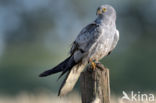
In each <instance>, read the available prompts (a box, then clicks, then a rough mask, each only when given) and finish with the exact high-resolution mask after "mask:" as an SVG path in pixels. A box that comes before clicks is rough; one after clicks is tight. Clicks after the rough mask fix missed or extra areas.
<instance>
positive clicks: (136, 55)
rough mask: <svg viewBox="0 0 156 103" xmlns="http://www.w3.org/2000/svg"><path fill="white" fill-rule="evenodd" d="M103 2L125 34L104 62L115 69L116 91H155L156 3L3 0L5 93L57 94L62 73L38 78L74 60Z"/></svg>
mask: <svg viewBox="0 0 156 103" xmlns="http://www.w3.org/2000/svg"><path fill="white" fill-rule="evenodd" d="M102 4H111V5H112V6H113V7H114V8H115V9H116V11H117V29H118V30H119V31H120V40H119V43H118V45H117V47H116V49H115V50H114V51H113V52H112V54H111V55H110V56H108V57H105V58H104V59H103V60H102V61H101V62H102V63H103V64H104V65H105V66H106V67H108V68H109V69H110V79H111V91H112V92H113V93H122V91H123V90H126V91H131V90H134V91H135V90H139V91H144V92H148V91H152V92H155V91H156V0H0V94H9V95H11V94H17V93H20V92H21V91H28V92H32V93H33V92H36V91H40V90H42V89H43V90H48V91H50V92H57V91H58V88H59V86H60V83H61V81H62V79H61V80H60V81H58V82H57V77H58V75H57V74H56V75H52V76H49V77H47V78H39V77H38V75H39V74H40V73H41V72H43V71H44V70H47V69H50V68H52V67H53V66H55V65H56V64H58V63H59V62H61V61H62V60H64V59H65V58H66V57H68V56H69V54H68V51H69V49H70V47H71V43H72V41H74V39H75V38H76V36H77V35H78V33H79V32H80V30H81V29H82V28H83V27H84V26H86V25H87V24H89V23H91V22H92V21H93V20H94V19H95V18H96V15H95V14H96V9H97V7H98V6H99V5H102ZM78 87H79V86H78V84H77V86H76V88H75V90H78Z"/></svg>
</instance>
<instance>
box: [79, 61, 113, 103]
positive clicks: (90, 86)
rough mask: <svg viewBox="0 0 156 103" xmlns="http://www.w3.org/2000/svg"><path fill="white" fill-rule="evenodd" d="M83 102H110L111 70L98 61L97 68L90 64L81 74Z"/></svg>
mask: <svg viewBox="0 0 156 103" xmlns="http://www.w3.org/2000/svg"><path fill="white" fill-rule="evenodd" d="M80 89H81V99H82V103H110V83H109V70H108V69H107V68H105V67H104V66H103V65H102V64H100V63H98V64H97V66H96V69H95V70H92V69H91V68H90V66H88V67H87V68H86V71H84V72H83V73H81V76H80Z"/></svg>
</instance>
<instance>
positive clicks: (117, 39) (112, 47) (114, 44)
mask: <svg viewBox="0 0 156 103" xmlns="http://www.w3.org/2000/svg"><path fill="white" fill-rule="evenodd" d="M118 41H119V31H118V30H117V29H116V31H115V35H114V40H113V43H112V46H111V51H112V50H113V49H114V48H115V47H116V45H117V43H118Z"/></svg>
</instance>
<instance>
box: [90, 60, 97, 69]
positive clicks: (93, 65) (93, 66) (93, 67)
mask: <svg viewBox="0 0 156 103" xmlns="http://www.w3.org/2000/svg"><path fill="white" fill-rule="evenodd" d="M89 62H90V63H91V67H92V69H93V70H95V68H96V63H94V62H93V60H92V59H91V58H90V59H89Z"/></svg>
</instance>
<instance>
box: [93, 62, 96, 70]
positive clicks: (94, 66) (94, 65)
mask: <svg viewBox="0 0 156 103" xmlns="http://www.w3.org/2000/svg"><path fill="white" fill-rule="evenodd" d="M92 68H93V70H95V68H96V64H95V63H94V62H92Z"/></svg>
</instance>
